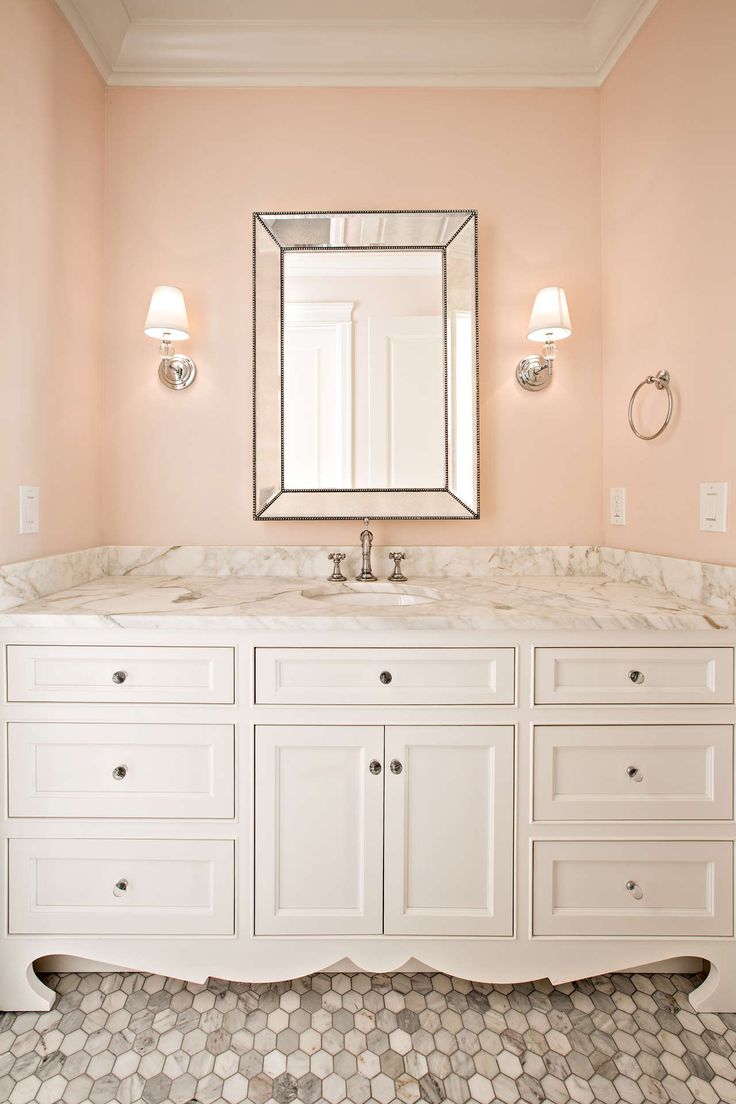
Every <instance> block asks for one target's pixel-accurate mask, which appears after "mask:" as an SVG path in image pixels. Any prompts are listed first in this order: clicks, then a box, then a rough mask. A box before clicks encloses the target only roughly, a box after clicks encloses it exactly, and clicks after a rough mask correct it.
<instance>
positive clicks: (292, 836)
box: [255, 725, 383, 935]
mask: <svg viewBox="0 0 736 1104" xmlns="http://www.w3.org/2000/svg"><path fill="white" fill-rule="evenodd" d="M372 760H375V761H376V762H377V763H379V764H380V765H381V767H382V766H383V729H382V728H380V727H364V726H355V727H349V726H332V725H330V726H327V725H324V726H323V725H263V726H258V727H257V728H256V782H255V784H256V880H255V900H256V926H255V931H256V935H344V934H347V935H355V934H359V933H369V934H377V933H380V932H381V929H382V904H383V900H382V898H383V893H382V854H381V850H382V845H383V774H382V773H378V774H374V773H371V769H370V767H371V762H372ZM374 769H375V768H374Z"/></svg>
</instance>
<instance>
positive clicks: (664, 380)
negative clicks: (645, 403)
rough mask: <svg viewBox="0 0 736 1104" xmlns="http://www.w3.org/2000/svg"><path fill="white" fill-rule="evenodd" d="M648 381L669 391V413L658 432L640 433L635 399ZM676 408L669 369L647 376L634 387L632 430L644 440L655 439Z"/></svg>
mask: <svg viewBox="0 0 736 1104" xmlns="http://www.w3.org/2000/svg"><path fill="white" fill-rule="evenodd" d="M648 383H653V384H654V386H655V387H656V388H657V390H658V391H666V392H667V415H666V417H665V419H664V421H663V422H662V425H661V426H660V427H659V429H658V430H657V432H656V433H649V434H647V433H640V432H639V430H638V429H637V428H636V426H635V425H634V400H635V399H636V396H637V395H638V394H639V392H640V391H641V389H642V387H646V385H647V384H648ZM673 409H674V402H673V400H672V390H671V388H670V374H669V372H667V371H664V370H663V371H661V372H657V374H656V376H647V378H646V379H643V380H642V381H641V383H640V384H639V386H638V387H636V388H634V393H633V395H632V396H631V398H630V399H629V425H630V426H631V432H632V433H635V434H636V436H637V437H639V438H640V440H642V441H653V440H654V438H655V437H659V435H660V433H664V431H665V430H666V428H667V426H668V425H669V424H670V419H671V418H672V411H673Z"/></svg>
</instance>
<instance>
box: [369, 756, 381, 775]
mask: <svg viewBox="0 0 736 1104" xmlns="http://www.w3.org/2000/svg"><path fill="white" fill-rule="evenodd" d="M368 770H369V771H370V772H371V774H380V773H381V770H382V767H381V764H380V763H379V762H378V760H377V759H371V761H370V763H369V764H368Z"/></svg>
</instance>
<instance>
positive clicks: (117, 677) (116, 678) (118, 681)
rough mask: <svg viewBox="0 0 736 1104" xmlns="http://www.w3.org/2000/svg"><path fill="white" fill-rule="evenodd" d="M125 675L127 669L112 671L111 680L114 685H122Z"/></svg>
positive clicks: (126, 674)
mask: <svg viewBox="0 0 736 1104" xmlns="http://www.w3.org/2000/svg"><path fill="white" fill-rule="evenodd" d="M127 677H128V672H127V671H114V672H113V676H112V681H113V682H114V683H115V685H116V686H122V684H123V683H124V682H125V680H126V679H127Z"/></svg>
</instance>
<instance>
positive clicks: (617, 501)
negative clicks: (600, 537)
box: [611, 487, 626, 525]
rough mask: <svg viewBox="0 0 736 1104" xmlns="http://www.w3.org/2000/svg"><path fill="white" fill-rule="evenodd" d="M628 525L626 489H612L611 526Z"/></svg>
mask: <svg viewBox="0 0 736 1104" xmlns="http://www.w3.org/2000/svg"><path fill="white" fill-rule="evenodd" d="M625 524H626V488H625V487H611V525H625Z"/></svg>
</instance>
